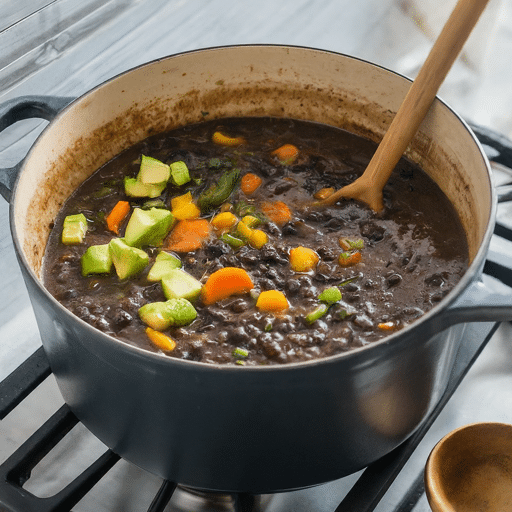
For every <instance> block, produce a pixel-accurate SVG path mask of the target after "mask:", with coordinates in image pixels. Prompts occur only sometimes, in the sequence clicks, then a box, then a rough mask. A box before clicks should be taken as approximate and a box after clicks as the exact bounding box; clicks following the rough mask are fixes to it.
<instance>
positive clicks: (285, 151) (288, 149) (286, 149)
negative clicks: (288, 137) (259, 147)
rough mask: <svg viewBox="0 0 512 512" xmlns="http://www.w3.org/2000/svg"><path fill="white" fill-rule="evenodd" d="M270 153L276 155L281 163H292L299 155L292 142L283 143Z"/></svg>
mask: <svg viewBox="0 0 512 512" xmlns="http://www.w3.org/2000/svg"><path fill="white" fill-rule="evenodd" d="M272 155H274V156H276V157H277V159H278V160H279V161H280V162H281V163H282V164H283V165H290V164H293V162H295V160H296V159H297V157H298V156H299V150H298V149H297V147H296V146H294V145H293V144H285V145H284V146H281V147H280V148H277V149H276V150H274V151H272Z"/></svg>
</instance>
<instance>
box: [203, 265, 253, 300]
mask: <svg viewBox="0 0 512 512" xmlns="http://www.w3.org/2000/svg"><path fill="white" fill-rule="evenodd" d="M253 288H254V284H253V282H252V279H251V277H250V276H249V274H248V273H247V272H246V271H245V270H244V269H242V268H237V267H224V268H221V269H220V270H217V271H216V272H214V273H213V274H212V275H211V276H210V277H209V278H208V280H207V281H206V283H205V284H204V285H203V289H202V299H203V303H204V304H205V305H206V306H209V305H210V304H214V303H215V302H218V301H219V300H222V299H226V298H227V297H230V296H231V295H239V294H242V293H246V292H248V291H250V290H252V289H253Z"/></svg>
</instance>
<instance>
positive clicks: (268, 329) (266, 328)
mask: <svg viewBox="0 0 512 512" xmlns="http://www.w3.org/2000/svg"><path fill="white" fill-rule="evenodd" d="M271 330H272V323H271V322H269V323H268V324H267V325H265V332H270V331H271Z"/></svg>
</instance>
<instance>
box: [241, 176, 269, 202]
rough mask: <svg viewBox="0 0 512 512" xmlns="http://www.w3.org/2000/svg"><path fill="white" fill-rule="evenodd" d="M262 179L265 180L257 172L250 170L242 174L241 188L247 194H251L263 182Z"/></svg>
mask: <svg viewBox="0 0 512 512" xmlns="http://www.w3.org/2000/svg"><path fill="white" fill-rule="evenodd" d="M262 181H263V180H262V179H261V178H260V177H259V176H257V175H256V174H253V173H252V172H248V173H247V174H244V175H243V176H242V179H241V181H240V189H241V190H242V192H243V193H244V194H245V195H246V196H250V195H251V194H254V192H256V190H257V189H258V187H259V186H260V185H261V184H262Z"/></svg>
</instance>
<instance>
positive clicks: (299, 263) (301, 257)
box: [290, 245, 320, 272]
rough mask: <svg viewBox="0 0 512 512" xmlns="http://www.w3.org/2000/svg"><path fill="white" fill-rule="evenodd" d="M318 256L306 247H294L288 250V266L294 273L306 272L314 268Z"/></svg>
mask: <svg viewBox="0 0 512 512" xmlns="http://www.w3.org/2000/svg"><path fill="white" fill-rule="evenodd" d="M319 259H320V258H319V257H318V254H317V253H316V252H315V251H313V249H309V248H308V247H302V246H301V245H300V246H299V247H295V248H294V249H291V250H290V265H291V267H292V269H293V270H294V271H295V272H308V271H309V270H312V269H313V268H315V267H316V265H317V263H318V260H319Z"/></svg>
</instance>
